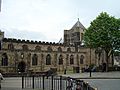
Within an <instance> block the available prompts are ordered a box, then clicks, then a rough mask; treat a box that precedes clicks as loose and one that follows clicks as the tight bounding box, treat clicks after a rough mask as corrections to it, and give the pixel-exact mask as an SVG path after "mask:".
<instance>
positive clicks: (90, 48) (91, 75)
mask: <svg viewBox="0 0 120 90" xmlns="http://www.w3.org/2000/svg"><path fill="white" fill-rule="evenodd" d="M89 68H90V77H91V76H92V75H91V74H92V73H91V69H92V68H91V47H90V67H89Z"/></svg>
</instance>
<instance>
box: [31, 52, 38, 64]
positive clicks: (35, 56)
mask: <svg viewBox="0 0 120 90" xmlns="http://www.w3.org/2000/svg"><path fill="white" fill-rule="evenodd" d="M37 62H38V56H37V54H34V55H33V57H32V65H37Z"/></svg>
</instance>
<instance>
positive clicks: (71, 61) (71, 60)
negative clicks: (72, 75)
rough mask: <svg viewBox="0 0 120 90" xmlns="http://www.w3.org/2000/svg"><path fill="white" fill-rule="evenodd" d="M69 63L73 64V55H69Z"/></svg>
mask: <svg viewBox="0 0 120 90" xmlns="http://www.w3.org/2000/svg"><path fill="white" fill-rule="evenodd" d="M70 64H74V56H73V55H71V56H70Z"/></svg>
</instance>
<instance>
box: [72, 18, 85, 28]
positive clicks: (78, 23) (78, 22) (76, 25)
mask: <svg viewBox="0 0 120 90" xmlns="http://www.w3.org/2000/svg"><path fill="white" fill-rule="evenodd" d="M76 27H79V28H82V29H85V27H84V26H83V25H82V24H81V22H80V21H79V18H78V21H77V22H76V23H75V25H74V26H73V27H72V28H71V29H75V28H76Z"/></svg>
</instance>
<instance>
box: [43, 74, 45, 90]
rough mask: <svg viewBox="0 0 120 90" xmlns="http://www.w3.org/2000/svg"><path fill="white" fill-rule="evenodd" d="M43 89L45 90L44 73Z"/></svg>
mask: <svg viewBox="0 0 120 90" xmlns="http://www.w3.org/2000/svg"><path fill="white" fill-rule="evenodd" d="M43 90H45V76H44V75H43Z"/></svg>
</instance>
